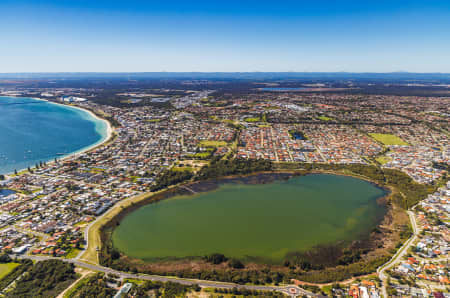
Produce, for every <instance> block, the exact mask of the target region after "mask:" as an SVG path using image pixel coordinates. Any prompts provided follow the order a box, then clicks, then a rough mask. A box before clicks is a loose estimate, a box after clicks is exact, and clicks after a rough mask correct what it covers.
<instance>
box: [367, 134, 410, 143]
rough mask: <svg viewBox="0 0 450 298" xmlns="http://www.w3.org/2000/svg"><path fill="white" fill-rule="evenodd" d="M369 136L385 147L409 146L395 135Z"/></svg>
mask: <svg viewBox="0 0 450 298" xmlns="http://www.w3.org/2000/svg"><path fill="white" fill-rule="evenodd" d="M369 135H370V136H371V137H372V138H374V139H375V140H377V141H378V142H380V143H383V145H386V146H389V145H402V146H408V145H409V144H408V143H406V142H405V141H403V140H402V139H400V138H399V137H397V136H395V135H393V134H387V133H369Z"/></svg>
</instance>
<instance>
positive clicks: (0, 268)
mask: <svg viewBox="0 0 450 298" xmlns="http://www.w3.org/2000/svg"><path fill="white" fill-rule="evenodd" d="M19 265H20V264H19V263H6V264H0V279H2V278H3V277H5V276H6V275H8V273H10V272H11V271H13V269H14V268H16V267H17V266H19Z"/></svg>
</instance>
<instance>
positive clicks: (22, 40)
mask: <svg viewBox="0 0 450 298" xmlns="http://www.w3.org/2000/svg"><path fill="white" fill-rule="evenodd" d="M0 16H1V17H0V72H84V71H102V72H126V71H130V72H135V71H136V72H140V71H354V72H391V71H411V72H447V73H449V72H450V1H448V0H442V1H434V0H423V1H415V0H409V1H406V0H390V1H384V0H380V1H377V0H372V1H362V0H360V1H349V0H341V1H338V0H334V1H332V0H329V1H325V0H314V1H313V0H310V1H302V0H297V1H282V0H280V1H264V0H260V1H245V0H241V1H235V0H228V1H213V0H210V1H168V0H166V1H151V0H147V1H135V0H128V1H114V0H110V1H104V0H89V1H88V0H71V1H66V0H53V1H51V0H39V1H37V0H36V1H31V0H28V1H26V0H0Z"/></svg>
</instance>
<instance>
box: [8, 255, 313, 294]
mask: <svg viewBox="0 0 450 298" xmlns="http://www.w3.org/2000/svg"><path fill="white" fill-rule="evenodd" d="M11 258H18V259H30V260H33V261H45V260H60V261H64V262H68V263H72V264H74V265H76V266H78V267H83V268H87V269H90V270H92V271H97V272H104V273H108V274H115V275H117V276H119V277H120V278H122V279H127V278H128V279H141V280H150V281H160V282H175V283H179V284H184V285H194V284H196V285H199V286H200V287H204V288H216V289H233V288H237V289H246V290H257V291H278V292H283V293H285V294H288V295H290V296H292V297H297V296H300V295H307V296H310V297H318V295H316V294H314V293H312V292H309V291H306V290H304V289H302V288H300V287H297V286H293V285H288V286H253V285H240V284H234V283H226V282H217V281H209V280H200V279H187V278H179V277H167V276H159V275H147V274H133V273H126V272H121V271H117V270H114V269H112V268H108V267H104V266H100V265H94V264H90V263H87V262H84V261H82V260H79V259H63V258H57V257H47V256H32V255H11Z"/></svg>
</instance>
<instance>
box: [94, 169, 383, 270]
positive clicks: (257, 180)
mask: <svg viewBox="0 0 450 298" xmlns="http://www.w3.org/2000/svg"><path fill="white" fill-rule="evenodd" d="M317 174H329V175H335V176H344V175H340V174H337V173H332V174H331V173H320V172H317V171H314V172H309V173H299V172H298V171H282V172H259V173H253V174H249V175H245V176H227V177H223V178H217V179H209V180H204V181H195V182H189V183H185V184H181V185H177V186H174V187H172V188H170V189H166V190H163V191H161V192H159V193H157V194H154V195H150V196H149V197H146V198H144V199H143V200H141V201H139V202H135V203H134V204H133V205H131V206H128V207H126V208H124V209H122V210H121V211H120V212H119V213H118V214H117V215H116V216H114V218H112V219H111V220H110V221H109V222H107V223H106V224H105V225H103V226H102V227H101V228H100V237H101V243H102V246H101V247H102V248H105V247H107V246H109V247H110V248H113V247H114V245H113V242H112V238H111V237H112V232H113V231H114V229H115V227H116V226H118V225H120V223H121V222H122V220H123V219H124V218H125V217H126V216H128V215H129V214H131V213H132V212H134V211H136V210H137V209H139V208H141V207H143V206H146V205H149V204H153V203H157V202H159V201H161V200H166V199H170V198H173V197H175V196H179V195H187V196H190V195H196V194H200V193H205V192H211V191H215V190H216V189H218V188H219V186H220V185H223V184H230V183H231V184H234V183H236V184H247V185H257V184H266V183H273V182H277V181H281V180H289V179H291V178H293V177H296V176H309V175H317ZM346 176H350V175H346ZM353 178H355V177H353ZM371 184H372V183H371ZM372 185H375V186H376V187H377V188H379V189H381V190H383V193H384V194H383V196H382V197H379V198H377V199H376V202H377V204H379V205H383V207H384V208H385V211H384V215H383V216H382V218H381V219H379V220H378V221H377V224H376V228H377V229H378V227H379V226H380V225H381V224H383V223H384V222H385V221H386V217H387V216H388V214H389V213H390V212H389V206H388V204H386V202H387V200H386V197H388V196H389V195H390V193H389V192H387V191H386V188H384V187H380V186H379V185H377V184H372ZM381 199H382V200H381ZM371 235H372V233H369V234H367V235H366V236H362V237H360V238H358V239H359V240H357V241H356V242H361V241H362V242H364V243H365V242H367V241H371V237H372V236H371ZM344 242H345V243H346V244H345V243H344ZM353 242H354V240H352V241H344V240H342V241H338V242H336V243H334V244H332V245H331V246H332V247H335V248H336V249H337V248H338V247H343V245H344V246H346V247H348V246H349V245H352V243H353ZM362 242H361V243H362ZM111 245H112V246H111ZM367 245H368V244H367ZM370 246H372V245H370ZM308 250H310V249H308ZM292 254H295V252H292V253H291V255H292ZM123 256H124V257H125V258H126V259H127V260H128V262H130V263H135V264H136V263H139V264H141V265H142V264H149V263H148V262H146V261H149V259H146V260H145V261H144V260H143V259H139V258H133V257H129V256H126V255H123ZM169 259H170V260H169ZM169 259H168V258H161V259H159V260H156V259H154V261H156V262H152V261H150V263H153V264H157V263H160V262H164V263H165V262H169V263H171V264H176V263H183V262H185V261H187V260H191V261H195V260H197V262H202V260H201V258H200V257H181V258H180V257H178V258H177V257H174V258H169ZM250 259H251V257H250V258H249V260H250ZM133 260H134V261H133ZM257 263H260V262H257ZM263 263H266V264H268V263H267V262H263ZM273 265H274V266H278V265H275V264H273ZM159 273H161V272H159ZM159 273H158V274H159Z"/></svg>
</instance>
